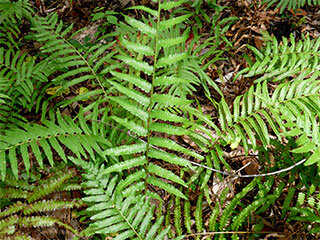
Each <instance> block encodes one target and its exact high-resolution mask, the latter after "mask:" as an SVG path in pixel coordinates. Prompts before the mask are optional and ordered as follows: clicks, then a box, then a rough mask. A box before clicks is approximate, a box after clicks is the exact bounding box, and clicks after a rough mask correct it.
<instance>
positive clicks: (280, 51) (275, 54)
mask: <svg viewBox="0 0 320 240" xmlns="http://www.w3.org/2000/svg"><path fill="white" fill-rule="evenodd" d="M248 47H249V49H250V50H252V52H253V53H254V55H255V57H256V62H255V63H254V64H253V65H252V66H249V67H248V68H245V69H243V70H242V71H240V72H239V73H238V75H237V76H236V77H235V79H236V78H237V77H238V76H239V75H240V74H243V76H244V77H252V76H259V75H262V76H261V77H258V78H257V79H256V80H255V82H261V81H264V80H268V81H270V80H272V81H275V82H282V81H285V80H286V79H288V78H290V77H293V76H294V78H295V80H302V79H316V78H317V77H318V76H319V73H318V71H316V70H317V69H318V68H319V64H320V63H319V47H320V41H319V39H310V37H309V36H307V37H303V39H302V40H300V41H299V42H296V41H295V39H294V37H293V35H291V37H290V39H287V38H283V41H282V43H281V45H279V42H278V41H277V39H276V38H275V37H273V38H269V39H266V47H264V48H263V49H262V50H258V49H257V48H255V47H253V46H248Z"/></svg>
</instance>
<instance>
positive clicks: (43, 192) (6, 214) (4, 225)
mask: <svg viewBox="0 0 320 240" xmlns="http://www.w3.org/2000/svg"><path fill="white" fill-rule="evenodd" d="M74 176H75V172H74V171H69V172H62V171H56V172H55V173H54V174H52V175H51V177H50V178H48V179H46V180H43V181H40V182H38V183H37V184H38V185H37V186H36V184H35V183H33V184H31V183H28V182H23V180H15V179H14V178H13V177H9V178H8V177H7V178H6V181H5V183H7V184H10V185H12V186H14V187H8V185H1V187H0V198H1V199H8V200H10V201H8V202H7V203H6V204H4V205H3V206H1V208H2V211H1V212H0V238H1V239H7V238H9V239H13V238H14V239H18V237H19V236H20V235H21V230H22V229H26V228H35V227H47V226H53V225H54V224H58V225H60V226H61V227H63V228H65V229H67V230H69V231H71V232H73V233H75V234H77V235H78V233H77V230H76V229H74V228H73V227H71V226H69V225H68V224H65V223H64V222H62V221H61V220H59V219H57V218H53V217H46V216H35V215H39V214H41V213H47V212H54V211H57V210H63V209H73V208H80V207H82V206H83V205H84V203H83V202H81V201H79V200H76V199H74V200H73V201H67V200H44V199H45V197H47V196H48V195H50V194H51V193H52V192H54V191H55V192H58V191H62V190H61V189H60V188H61V186H62V183H63V182H68V184H75V183H76V181H77V180H76V179H74V180H73V178H74ZM63 190H64V191H65V189H63ZM17 198H18V199H19V200H18V201H17V200H15V199H17ZM30 202H32V203H30ZM17 216H19V217H17ZM16 236H18V237H17V238H16ZM20 237H24V239H28V237H29V236H28V235H25V236H24V235H21V236H20ZM21 239H22V238H21Z"/></svg>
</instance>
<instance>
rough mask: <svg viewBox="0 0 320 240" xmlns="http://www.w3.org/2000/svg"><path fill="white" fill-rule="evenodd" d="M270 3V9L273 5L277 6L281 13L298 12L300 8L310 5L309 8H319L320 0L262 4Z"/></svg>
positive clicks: (279, 0) (276, 0) (265, 0)
mask: <svg viewBox="0 0 320 240" xmlns="http://www.w3.org/2000/svg"><path fill="white" fill-rule="evenodd" d="M264 3H268V5H267V6H268V7H270V6H271V5H272V4H276V3H277V5H276V7H275V8H277V9H279V8H280V13H282V12H283V11H284V9H286V8H287V9H289V10H290V9H292V10H294V11H296V10H297V9H298V8H301V7H303V6H305V5H306V4H308V5H309V6H313V5H314V6H317V5H320V1H319V0H263V1H262V4H264Z"/></svg>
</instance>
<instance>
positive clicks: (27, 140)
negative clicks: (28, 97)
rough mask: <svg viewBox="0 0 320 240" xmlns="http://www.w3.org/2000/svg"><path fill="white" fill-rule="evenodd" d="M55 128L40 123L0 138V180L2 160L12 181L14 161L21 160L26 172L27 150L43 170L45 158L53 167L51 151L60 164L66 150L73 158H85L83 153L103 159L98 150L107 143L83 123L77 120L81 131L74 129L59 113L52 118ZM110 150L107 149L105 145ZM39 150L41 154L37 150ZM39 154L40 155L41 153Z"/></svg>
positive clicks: (27, 168) (71, 122)
mask: <svg viewBox="0 0 320 240" xmlns="http://www.w3.org/2000/svg"><path fill="white" fill-rule="evenodd" d="M56 116H57V122H58V124H55V123H54V122H53V121H54V119H53V120H52V121H44V126H41V125H36V124H35V125H24V126H23V128H16V129H12V130H10V131H5V134H4V135H2V136H0V142H1V147H0V160H1V161H0V164H1V166H0V169H1V170H0V172H1V176H2V179H3V180H4V179H5V176H6V160H7V159H8V161H9V162H10V166H11V170H12V172H13V174H14V176H15V177H16V178H18V174H19V173H18V158H19V156H21V157H22V159H23V162H24V166H25V169H26V171H27V172H29V169H30V157H29V154H28V153H27V152H28V148H29V149H30V150H31V151H32V152H33V154H34V156H35V159H36V160H37V162H38V164H39V166H40V167H41V168H43V166H44V165H43V160H44V157H46V158H47V159H48V161H49V163H50V165H51V166H53V165H54V160H53V152H52V150H51V148H53V149H55V151H56V152H57V153H58V155H59V156H60V157H61V159H63V160H64V161H67V157H66V154H65V150H64V149H63V148H62V146H66V147H68V149H69V150H70V151H71V152H72V153H74V154H75V155H76V156H78V157H80V155H82V156H84V157H87V155H86V152H87V153H88V154H89V155H90V156H91V157H93V158H95V157H94V155H95V152H96V153H98V154H100V156H101V157H102V158H104V157H105V154H104V153H103V151H102V149H101V146H102V145H101V144H106V145H109V142H108V141H107V140H106V139H104V138H102V137H101V136H99V133H93V132H92V130H90V128H89V127H88V126H87V125H86V124H85V122H84V121H85V120H84V119H80V122H82V127H83V128H81V127H78V126H77V125H76V124H75V123H74V122H73V121H72V119H71V118H67V117H66V118H65V119H63V117H62V116H61V114H60V113H57V114H56ZM109 146H110V145H109ZM40 147H41V150H40ZM42 151H43V154H42V153H41V152H42Z"/></svg>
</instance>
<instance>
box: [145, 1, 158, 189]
mask: <svg viewBox="0 0 320 240" xmlns="http://www.w3.org/2000/svg"><path fill="white" fill-rule="evenodd" d="M160 2H161V1H160V0H158V18H157V34H156V41H155V46H154V61H153V72H152V84H151V90H150V99H151V101H150V103H149V106H148V108H147V111H148V119H147V130H148V132H147V146H146V152H145V156H146V164H145V165H144V170H145V171H146V175H147V177H146V178H145V180H144V184H145V191H146V190H147V187H148V182H147V179H148V176H149V174H148V172H149V171H148V165H149V158H148V152H149V148H150V147H152V146H151V144H150V138H151V130H150V125H151V122H152V117H151V111H152V106H153V104H154V102H153V99H152V97H153V92H154V84H155V77H156V68H157V66H156V65H157V59H158V55H159V31H160V12H161V7H160Z"/></svg>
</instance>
